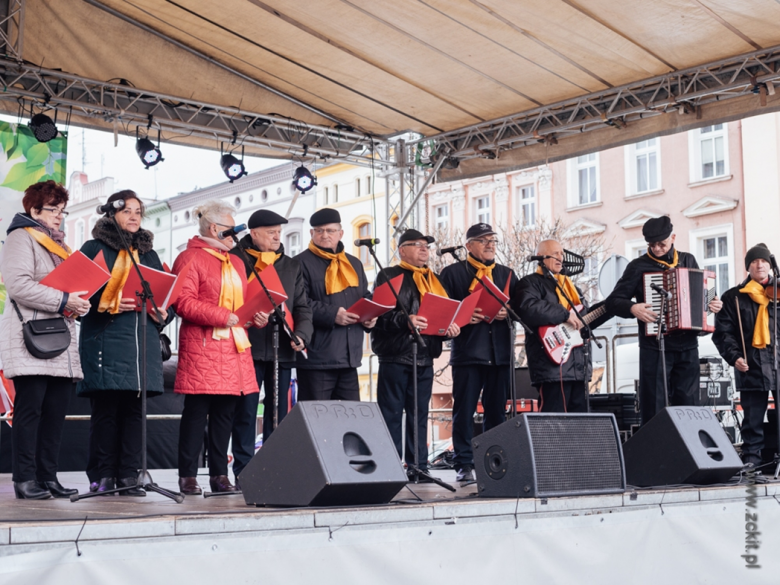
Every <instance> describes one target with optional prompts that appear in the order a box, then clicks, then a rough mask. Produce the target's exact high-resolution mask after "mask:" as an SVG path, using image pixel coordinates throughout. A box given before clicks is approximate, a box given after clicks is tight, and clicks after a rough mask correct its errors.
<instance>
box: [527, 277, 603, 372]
mask: <svg viewBox="0 0 780 585" xmlns="http://www.w3.org/2000/svg"><path fill="white" fill-rule="evenodd" d="M555 290H556V286H555V281H554V280H553V279H552V278H550V277H549V276H544V275H542V274H536V273H534V274H529V275H528V276H525V277H523V278H522V279H521V280H520V284H519V285H518V286H517V290H516V291H515V294H514V295H513V297H512V308H514V309H515V311H516V312H517V316H518V317H520V319H522V321H523V323H525V325H526V326H528V327H530V328H531V329H532V330H533V332H532V333H530V334H527V335H526V337H525V350H526V354H527V356H528V369H529V371H530V373H531V383H532V384H533V385H534V386H539V385H541V384H544V383H547V382H559V381H561V380H563V381H564V382H574V381H579V382H584V381H587V380H589V379H590V376H591V370H592V367H593V366H592V361H591V360H586V359H585V349H584V347H575V348H574V349H573V350H572V352H571V355H569V359H568V360H566V361H565V362H564V363H563V364H561V365H560V366H559V365H558V364H556V363H555V362H553V361H552V360H551V359H550V358H549V357H548V356H547V353H546V352H545V351H544V347H543V345H542V341H541V339H540V338H539V335H538V329H539V327H542V326H544V325H560V324H561V323H564V322H566V321H567V320H568V319H569V311H568V310H567V309H566V308H564V306H563V305H561V303H560V302H559V301H558V295H557V294H556V292H555ZM577 292H579V293H580V298H582V292H581V291H579V290H578V291H577ZM582 303H583V305H584V306H585V307H586V309H585V310H583V311H581V314H583V315H584V314H586V313H587V303H586V302H585V300H584V299H582ZM588 343H590V341H588Z"/></svg>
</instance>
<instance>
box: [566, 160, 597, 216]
mask: <svg viewBox="0 0 780 585" xmlns="http://www.w3.org/2000/svg"><path fill="white" fill-rule="evenodd" d="M598 162H599V159H598V154H597V153H592V154H585V155H583V156H578V157H577V158H574V159H571V160H570V161H569V163H568V164H569V189H568V191H569V207H578V206H580V205H589V204H591V203H597V202H598V201H599V200H600V196H599V164H598Z"/></svg>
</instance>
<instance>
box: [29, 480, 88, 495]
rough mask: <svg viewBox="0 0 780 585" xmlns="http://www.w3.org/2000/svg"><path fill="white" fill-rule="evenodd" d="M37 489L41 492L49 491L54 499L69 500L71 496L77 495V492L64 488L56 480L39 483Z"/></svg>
mask: <svg viewBox="0 0 780 585" xmlns="http://www.w3.org/2000/svg"><path fill="white" fill-rule="evenodd" d="M38 487H39V488H41V489H42V490H49V492H50V493H51V495H52V496H54V497H55V498H69V497H71V496H72V495H73V494H77V493H79V490H74V489H71V488H66V487H64V486H63V485H62V484H61V483H60V482H59V481H57V480H56V479H55V480H54V481H39V482H38Z"/></svg>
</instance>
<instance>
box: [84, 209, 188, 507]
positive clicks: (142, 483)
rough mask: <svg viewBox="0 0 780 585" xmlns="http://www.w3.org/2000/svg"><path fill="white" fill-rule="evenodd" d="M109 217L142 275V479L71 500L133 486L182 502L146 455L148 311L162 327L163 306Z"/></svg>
mask: <svg viewBox="0 0 780 585" xmlns="http://www.w3.org/2000/svg"><path fill="white" fill-rule="evenodd" d="M109 217H111V221H112V222H113V223H114V228H115V229H116V231H117V233H118V234H119V238H120V239H121V240H122V247H123V248H124V250H125V251H126V252H127V254H128V255H129V256H130V260H131V261H132V263H133V267H134V268H135V271H136V272H137V273H138V278H139V279H140V281H141V289H142V290H141V291H140V292H139V291H136V296H138V298H139V299H140V301H141V315H142V317H141V379H140V383H141V470H140V471H139V473H138V479H137V481H136V484H135V485H134V486H126V487H121V488H116V489H113V490H106V491H104V492H89V493H86V494H73V495H72V496H70V501H71V502H77V501H78V500H83V499H85V498H94V497H95V496H103V495H107V494H118V493H121V492H126V491H130V490H132V489H137V488H142V489H143V490H144V491H147V492H149V491H152V492H156V493H158V494H160V495H162V496H165V497H166V498H170V499H171V500H173V501H174V502H176V503H177V504H181V503H182V502H183V501H184V495H183V494H181V493H179V492H172V491H169V490H166V489H164V488H161V487H160V486H158V485H157V484H156V483H154V481H153V480H152V476H151V475H150V474H149V469H148V463H147V458H146V420H147V417H146V398H147V393H146V392H147V390H146V385H147V375H146V331H147V314H146V306H147V301H148V302H149V303H151V304H152V307H153V308H154V312H155V313H156V315H157V319H158V321H159V323H160V326H163V323H164V319H163V318H162V312H161V311H160V308H159V307H158V306H157V303H155V302H154V295H153V294H152V288H151V286H149V281H147V280H146V279H145V278H144V275H143V272H141V268H140V267H139V266H138V262H136V260H135V257H134V256H133V254H132V252H131V251H130V244H129V243H128V242H127V240H126V239H125V234H124V232H123V230H122V229H121V228H120V227H119V224H118V223H117V221H116V215H115V213H114V212H112V213H110V214H109Z"/></svg>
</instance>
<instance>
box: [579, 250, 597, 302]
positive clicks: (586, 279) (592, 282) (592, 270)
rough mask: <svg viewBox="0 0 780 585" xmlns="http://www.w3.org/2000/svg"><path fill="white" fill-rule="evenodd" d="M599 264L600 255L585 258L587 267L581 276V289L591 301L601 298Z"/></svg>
mask: <svg viewBox="0 0 780 585" xmlns="http://www.w3.org/2000/svg"><path fill="white" fill-rule="evenodd" d="M599 264H600V262H599V258H598V256H591V257H589V258H585V268H584V269H583V271H582V276H581V277H580V278H579V283H580V284H579V286H580V289H581V290H582V292H583V293H584V294H585V296H586V297H587V299H588V301H590V302H591V303H593V302H594V301H597V300H600V294H601V293H600V292H599V286H598V282H599Z"/></svg>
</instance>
